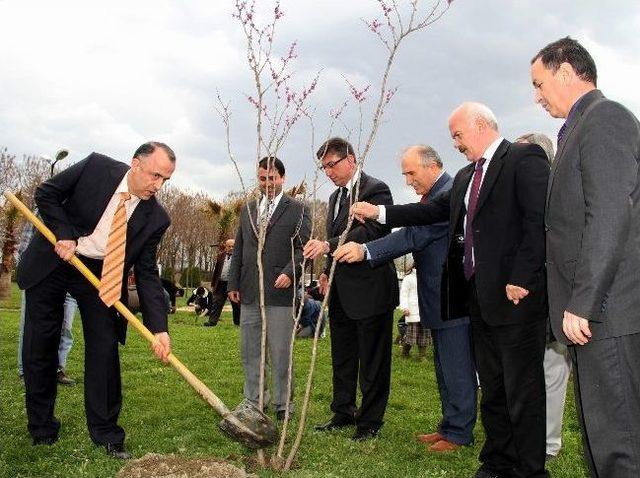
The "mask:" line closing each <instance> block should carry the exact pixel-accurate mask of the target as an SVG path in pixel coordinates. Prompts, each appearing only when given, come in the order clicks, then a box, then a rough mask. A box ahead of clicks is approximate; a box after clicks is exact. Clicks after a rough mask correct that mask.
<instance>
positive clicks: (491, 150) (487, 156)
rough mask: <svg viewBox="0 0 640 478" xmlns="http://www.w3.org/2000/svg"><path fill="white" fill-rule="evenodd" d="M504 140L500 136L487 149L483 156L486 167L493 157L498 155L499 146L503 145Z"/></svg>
mask: <svg viewBox="0 0 640 478" xmlns="http://www.w3.org/2000/svg"><path fill="white" fill-rule="evenodd" d="M502 140H504V138H503V137H502V136H499V137H498V138H497V139H496V140H495V141H494V142H493V143H491V144H490V145H489V146H488V147H487V149H485V150H484V154H483V155H482V157H483V158H484V159H485V162H484V164H485V167H486V166H488V165H489V162H490V161H491V158H493V155H494V154H496V151H497V150H498V146H500V143H502Z"/></svg>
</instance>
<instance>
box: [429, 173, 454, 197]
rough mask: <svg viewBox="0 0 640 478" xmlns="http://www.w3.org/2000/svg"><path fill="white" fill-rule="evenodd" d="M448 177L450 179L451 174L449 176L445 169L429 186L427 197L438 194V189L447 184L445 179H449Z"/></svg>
mask: <svg viewBox="0 0 640 478" xmlns="http://www.w3.org/2000/svg"><path fill="white" fill-rule="evenodd" d="M449 179H451V176H449V175H448V174H447V173H446V171H445V172H444V173H442V176H440V177H439V178H438V180H437V181H436V182H435V183H434V185H433V186H431V190H430V191H429V194H427V199H433V198H434V197H436V196H437V195H438V194H440V190H441V189H442V188H443V187H444V185H445V184H447V181H449Z"/></svg>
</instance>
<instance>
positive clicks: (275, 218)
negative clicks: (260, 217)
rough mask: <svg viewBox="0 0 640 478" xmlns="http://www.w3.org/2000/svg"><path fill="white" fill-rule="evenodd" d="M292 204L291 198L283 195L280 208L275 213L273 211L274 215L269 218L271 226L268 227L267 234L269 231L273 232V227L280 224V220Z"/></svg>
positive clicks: (279, 204)
mask: <svg viewBox="0 0 640 478" xmlns="http://www.w3.org/2000/svg"><path fill="white" fill-rule="evenodd" d="M290 202H291V199H290V198H289V196H287V195H286V194H283V195H282V197H281V198H280V202H279V203H278V207H276V209H275V211H273V214H271V217H270V218H269V224H268V225H267V231H266V233H267V234H269V231H270V230H271V228H272V227H273V225H274V224H275V223H276V222H278V219H279V218H280V216H282V214H283V213H284V210H285V209H286V208H287V206H288V205H289V203H290Z"/></svg>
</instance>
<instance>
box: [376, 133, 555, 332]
mask: <svg viewBox="0 0 640 478" xmlns="http://www.w3.org/2000/svg"><path fill="white" fill-rule="evenodd" d="M474 166H475V165H474V164H469V165H468V166H466V167H464V168H462V169H461V170H460V171H459V172H458V174H456V177H455V179H454V181H453V186H452V188H451V190H450V191H448V192H445V193H443V194H441V195H439V196H438V197H437V198H435V199H434V200H433V201H430V202H429V203H427V204H420V203H418V204H407V205H402V206H390V207H387V211H386V214H387V217H386V219H387V224H388V225H389V226H392V227H397V226H404V225H421V224H432V223H436V222H441V221H446V220H447V219H448V220H449V252H448V256H447V262H446V264H445V271H444V274H443V283H442V292H443V307H442V315H443V319H451V318H458V317H463V316H466V315H468V282H467V281H466V280H465V279H464V275H463V269H462V258H463V255H464V241H463V239H462V234H463V219H464V217H465V215H466V208H465V205H464V196H465V194H466V191H467V187H468V185H469V182H470V181H471V178H472V176H473V170H474ZM548 177H549V163H548V161H547V159H546V156H545V153H544V151H543V150H542V148H540V147H539V146H537V145H531V144H515V143H514V144H512V143H509V142H508V141H506V140H504V141H502V142H501V143H500V145H499V146H498V149H497V150H496V152H495V154H494V155H493V157H492V158H491V162H490V163H489V166H488V168H487V169H486V171H485V177H484V180H483V182H482V186H481V188H480V195H479V197H478V204H477V206H476V213H475V216H474V220H473V242H474V257H475V284H476V288H477V291H478V302H479V304H480V308H481V312H482V318H483V319H484V320H485V321H486V322H487V323H488V324H490V325H503V324H504V325H507V324H514V323H517V322H523V321H527V320H532V319H538V318H539V319H544V318H545V317H546V315H547V303H546V282H545V274H544V259H545V243H544V227H543V217H544V194H545V193H544V191H545V190H546V184H547V179H548ZM507 284H513V285H518V286H520V287H524V288H525V289H528V290H529V295H528V296H527V297H526V298H525V299H524V300H522V301H520V304H519V305H513V304H512V303H511V302H510V301H509V300H507V296H506V292H505V286H506V285H507Z"/></svg>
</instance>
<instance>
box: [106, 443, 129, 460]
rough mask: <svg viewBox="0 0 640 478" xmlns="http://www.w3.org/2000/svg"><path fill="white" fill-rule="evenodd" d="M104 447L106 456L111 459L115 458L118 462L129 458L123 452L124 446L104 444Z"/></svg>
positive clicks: (120, 444) (127, 454)
mask: <svg viewBox="0 0 640 478" xmlns="http://www.w3.org/2000/svg"><path fill="white" fill-rule="evenodd" d="M104 447H105V449H106V450H107V455H109V456H111V457H113V458H117V459H118V460H128V459H129V458H131V455H130V454H129V453H127V452H126V451H125V449H124V444H122V443H105V445H104Z"/></svg>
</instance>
